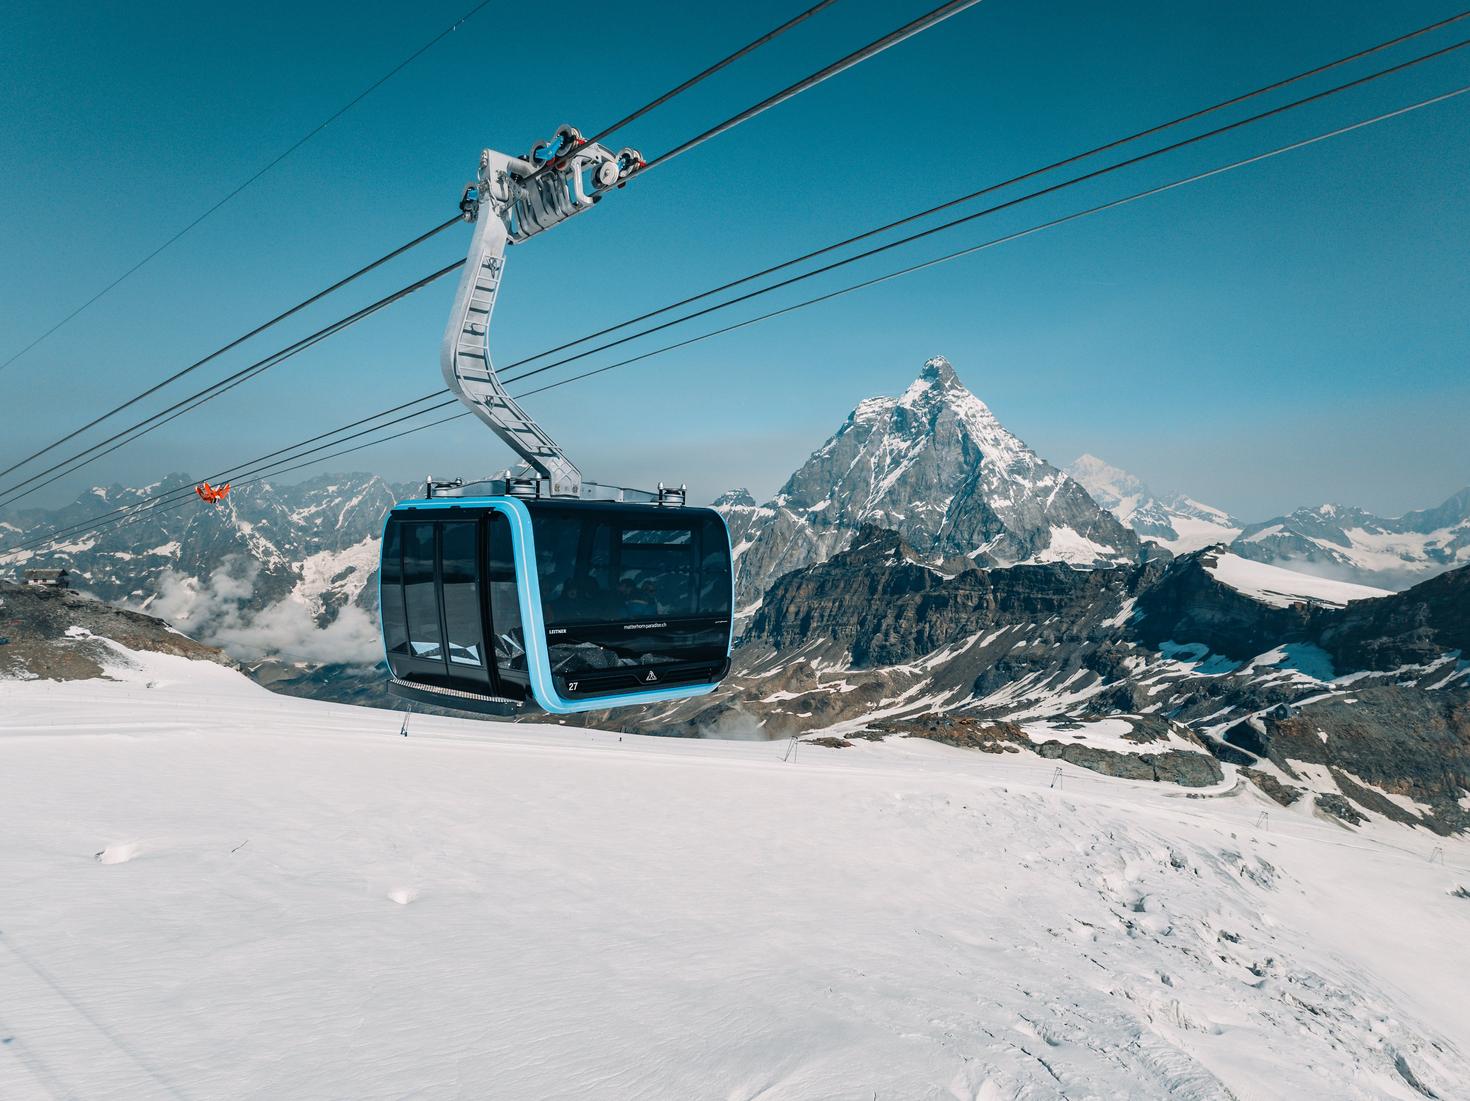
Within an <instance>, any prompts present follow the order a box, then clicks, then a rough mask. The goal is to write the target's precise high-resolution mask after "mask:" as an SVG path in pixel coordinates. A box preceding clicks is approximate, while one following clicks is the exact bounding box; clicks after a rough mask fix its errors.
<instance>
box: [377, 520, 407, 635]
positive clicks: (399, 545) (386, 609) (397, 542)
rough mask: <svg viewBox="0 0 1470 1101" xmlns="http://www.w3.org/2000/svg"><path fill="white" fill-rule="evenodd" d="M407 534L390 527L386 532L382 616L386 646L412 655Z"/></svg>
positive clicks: (392, 525) (380, 609)
mask: <svg viewBox="0 0 1470 1101" xmlns="http://www.w3.org/2000/svg"><path fill="white" fill-rule="evenodd" d="M402 555H403V531H402V528H401V527H400V525H398V524H389V525H388V530H387V531H386V532H384V533H383V561H382V575H381V581H382V585H381V590H380V595H381V599H380V601H379V605H380V606H379V608H378V615H379V617H380V618H381V620H382V623H383V646H384V648H385V649H386V650H387V651H388V652H389V653H392V654H406V653H408V620H407V619H406V618H405V617H404V614H403V562H402Z"/></svg>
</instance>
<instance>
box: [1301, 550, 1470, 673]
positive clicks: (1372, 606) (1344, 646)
mask: <svg viewBox="0 0 1470 1101" xmlns="http://www.w3.org/2000/svg"><path fill="white" fill-rule="evenodd" d="M1313 627H1314V638H1315V641H1316V642H1317V644H1318V645H1320V646H1321V647H1322V649H1324V650H1325V651H1327V653H1329V654H1331V655H1332V658H1333V661H1334V663H1336V664H1337V665H1338V666H1340V667H1341V668H1343V669H1345V670H1347V669H1378V670H1386V669H1396V668H1399V667H1400V666H1404V665H1426V664H1428V663H1430V662H1432V661H1434V660H1435V659H1436V658H1438V657H1439V656H1440V655H1441V654H1442V653H1444V652H1445V651H1446V650H1459V651H1460V652H1461V653H1462V654H1470V569H1465V568H1461V569H1458V570H1453V571H1451V572H1449V573H1444V574H1440V575H1439V576H1438V577H1432V578H1430V579H1429V580H1428V581H1424V582H1421V583H1420V584H1418V585H1415V586H1414V587H1413V588H1412V589H1409V590H1408V591H1407V592H1402V593H1395V594H1394V595H1393V596H1387V597H1383V598H1381V599H1379V600H1360V601H1354V602H1353V603H1352V604H1349V605H1348V606H1347V607H1346V608H1343V609H1342V610H1341V611H1340V612H1337V613H1335V614H1333V615H1330V616H1318V617H1316V619H1315V622H1314V624H1313Z"/></svg>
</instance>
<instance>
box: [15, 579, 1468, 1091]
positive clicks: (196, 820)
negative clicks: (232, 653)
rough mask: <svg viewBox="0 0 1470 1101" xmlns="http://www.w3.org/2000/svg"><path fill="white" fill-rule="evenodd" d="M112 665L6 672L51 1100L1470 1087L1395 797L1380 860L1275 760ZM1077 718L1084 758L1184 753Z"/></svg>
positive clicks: (1433, 905) (33, 1003) (1433, 879)
mask: <svg viewBox="0 0 1470 1101" xmlns="http://www.w3.org/2000/svg"><path fill="white" fill-rule="evenodd" d="M1046 568H1047V567H1022V569H1046ZM1120 572H1123V571H1115V570H1107V571H1093V572H1092V573H1091V574H1078V575H1077V576H1078V577H1079V578H1081V579H1082V580H1087V579H1088V578H1092V579H1101V578H1102V577H1103V576H1104V575H1112V574H1117V573H1120ZM94 641H95V640H94ZM96 645H97V648H98V652H99V653H102V652H104V651H110V652H111V661H110V663H109V668H108V674H109V676H110V677H111V678H112V679H109V680H103V679H91V680H84V681H76V682H70V683H65V684H57V683H48V682H44V681H29V682H15V681H6V680H3V679H0V776H3V777H4V781H5V782H4V792H5V796H4V798H0V837H3V838H4V839H5V843H4V844H0V913H4V914H5V915H6V919H5V922H4V925H3V928H0V991H3V997H0V1002H3V1008H4V1018H5V1022H4V1031H3V1032H0V1041H3V1042H0V1097H4V1098H6V1099H7V1101H28V1099H31V1098H35V1099H38V1101H39V1099H43V1098H61V1097H71V1098H128V1099H132V1098H139V1099H141V1098H222V1097H252V1098H270V1099H272V1101H308V1099H312V1101H314V1099H318V1098H326V1097H345V1098H353V1099H354V1101H389V1099H394V1098H404V1097H425V1098H429V1097H432V1098H474V1099H492V1101H505V1099H517V1101H518V1099H524V1098H538V1099H546V1101H561V1099H571V1098H585V1097H596V1098H598V1099H599V1101H631V1099H635V1098H636V1099H664V1098H668V1099H685V1098H731V1099H736V1098H738V1099H750V1098H758V1097H759V1098H768V1099H772V1101H775V1099H780V1101H831V1099H834V1098H854V1099H857V1098H861V1099H863V1101H868V1099H870V1098H873V1097H878V1098H880V1099H910V1098H913V1099H917V1098H935V1099H937V1098H964V1099H966V1101H996V1099H1000V1098H1016V1099H1036V1101H1040V1099H1044V1098H1060V1097H1067V1098H1078V1099H1081V1098H1108V1099H1112V1098H1129V1099H1136V1101H1165V1099H1172V1101H1184V1099H1189V1101H1226V1099H1230V1098H1236V1099H1242V1101H1244V1099H1257V1098H1332V1099H1333V1101H1370V1099H1371V1101H1425V1098H1430V1097H1437V1098H1443V1099H1449V1098H1463V1097H1464V1096H1465V1083H1466V1082H1467V1081H1470V1000H1467V999H1466V998H1465V997H1464V976H1465V975H1466V974H1467V973H1470V938H1467V937H1466V936H1464V934H1463V930H1464V928H1465V922H1466V920H1467V918H1466V910H1467V907H1470V901H1467V898H1466V895H1467V890H1470V879H1467V876H1470V842H1467V841H1465V840H1463V839H1459V838H1454V837H1431V836H1426V835H1425V834H1424V833H1423V832H1422V831H1421V830H1416V829H1409V828H1406V827H1404V826H1402V825H1397V824H1395V823H1393V822H1391V821H1387V820H1385V819H1384V818H1383V817H1382V816H1379V815H1374V816H1373V817H1372V820H1371V821H1368V822H1365V823H1364V824H1363V825H1362V826H1360V827H1358V828H1357V830H1356V831H1355V832H1353V833H1351V834H1350V833H1348V832H1347V831H1346V830H1344V829H1342V828H1339V825H1338V820H1337V819H1335V818H1331V817H1326V816H1324V814H1323V812H1322V810H1321V808H1320V807H1319V806H1318V805H1317V804H1316V803H1314V802H1313V801H1312V800H1308V799H1299V800H1296V801H1295V802H1293V803H1292V804H1291V805H1290V806H1283V805H1281V804H1280V803H1278V802H1276V801H1273V800H1272V799H1271V798H1269V797H1268V796H1267V795H1266V794H1265V793H1264V792H1263V791H1262V790H1261V789H1260V788H1259V787H1258V786H1257V784H1256V783H1253V782H1249V780H1247V779H1246V778H1245V777H1244V774H1245V773H1246V772H1247V771H1251V772H1256V773H1257V774H1258V775H1261V776H1267V777H1268V778H1274V777H1275V776H1277V775H1278V773H1277V772H1276V771H1275V770H1274V766H1271V765H1264V766H1262V769H1270V770H1272V771H1270V772H1269V773H1268V772H1265V771H1262V769H1249V770H1247V769H1246V768H1243V767H1237V766H1235V765H1231V764H1226V765H1224V766H1223V767H1224V769H1225V772H1226V775H1225V776H1224V777H1223V778H1221V779H1220V780H1219V781H1218V782H1214V783H1211V784H1209V785H1208V786H1206V787H1203V788H1199V789H1197V790H1195V791H1193V792H1190V794H1191V795H1193V796H1196V797H1195V798H1184V797H1182V796H1183V794H1184V793H1183V792H1181V790H1180V789H1179V788H1178V787H1176V786H1175V785H1173V784H1166V783H1141V782H1136V781H1130V780H1123V779H1112V778H1108V777H1103V776H1099V775H1097V773H1096V772H1092V771H1088V770H1086V769H1084V768H1081V767H1078V766H1076V765H1074V764H1072V763H1071V762H1070V760H1069V759H1068V758H1058V759H1057V760H1054V761H1044V762H1043V761H1038V760H1037V759H1036V758H1035V757H1034V756H1032V755H1030V754H1028V753H1007V752H1000V751H993V752H981V751H978V750H977V749H976V748H971V749H963V748H957V747H956V745H950V744H942V741H941V738H943V737H949V735H943V734H941V735H939V736H933V735H925V734H923V733H922V732H920V733H918V734H916V736H912V737H897V736H893V737H889V738H888V739H886V740H884V741H880V742H867V741H860V740H859V741H856V742H855V744H853V745H850V746H846V747H843V748H828V747H826V746H824V745H822V744H820V743H818V744H812V743H810V742H806V743H803V744H801V745H800V746H799V747H794V746H792V745H790V744H789V743H785V742H775V743H772V742H758V741H743V742H737V741H712V740H707V739H669V738H653V737H640V736H637V735H624V736H619V735H616V734H608V733H604V732H601V731H596V730H584V729H569V728H566V727H560V726H556V725H535V726H533V725H521V726H508V725H505V724H495V723H486V722H483V721H477V720H473V719H462V718H461V719H453V718H438V717H432V716H423V715H417V714H416V715H414V716H413V717H412V719H411V720H410V725H409V728H408V737H399V736H398V733H399V729H400V716H399V715H396V714H391V713H387V712H382V711H374V710H371V709H367V708H357V707H348V706H342V705H335V704H322V703H315V702H310V701H300V700H288V699H283V698H281V697H279V696H274V695H271V694H269V693H267V692H265V691H264V690H262V689H260V688H258V687H257V686H255V685H253V684H251V683H250V682H248V681H247V680H245V679H244V678H243V677H241V676H239V675H238V674H237V673H234V672H233V671H231V670H229V669H226V668H222V667H220V666H218V665H214V664H209V663H207V662H197V661H188V660H185V659H184V658H181V657H176V656H170V655H168V654H159V653H140V652H136V651H132V650H128V649H125V648H122V647H115V646H114V647H107V646H103V645H102V644H100V643H98V644H96ZM1060 725H1061V726H1062V728H1061V729H1057V730H1056V731H1055V732H1054V733H1053V734H1052V735H1051V736H1052V737H1053V738H1054V739H1060V740H1063V741H1065V742H1066V743H1068V747H1069V748H1071V747H1074V746H1075V747H1077V748H1078V749H1079V751H1080V750H1083V749H1086V748H1087V746H1088V745H1090V744H1094V743H1100V742H1101V743H1107V744H1112V745H1114V746H1117V747H1121V748H1122V749H1123V751H1124V752H1126V753H1131V754H1134V755H1136V756H1138V757H1140V758H1142V757H1147V756H1149V755H1150V750H1151V749H1152V748H1153V747H1155V746H1156V745H1157V744H1158V743H1157V742H1153V743H1142V744H1141V743H1139V742H1136V741H1130V740H1129V734H1128V733H1118V732H1117V731H1116V730H1115V729H1114V728H1115V727H1117V726H1119V725H1124V726H1126V724H1118V723H1112V724H1109V723H1106V722H1100V723H1092V724H1086V727H1085V729H1084V728H1081V727H1082V724H1074V725H1072V726H1071V727H1066V725H1065V724H1060ZM1302 738H1303V740H1304V742H1316V743H1317V744H1318V745H1319V746H1322V744H1323V743H1322V742H1321V741H1320V740H1319V738H1318V735H1317V732H1316V731H1315V730H1314V729H1312V728H1311V727H1310V726H1307V727H1306V728H1305V729H1303V731H1302ZM1336 740H1337V739H1336V736H1335V735H1334V736H1333V741H1336ZM1344 741H1346V742H1348V743H1350V742H1351V741H1352V739H1351V738H1346V739H1344ZM957 744H958V743H957ZM980 744H982V745H983V744H984V743H980ZM1002 744H1004V743H1002ZM991 748H992V749H998V748H1000V746H997V745H995V744H994V743H992V744H991ZM1344 748H1345V749H1347V750H1351V749H1352V746H1351V744H1349V745H1346V746H1345V747H1344ZM1318 771H1323V772H1325V771H1326V769H1325V768H1322V769H1319V770H1318ZM1289 783H1290V781H1289V780H1287V781H1283V782H1282V783H1281V784H1278V785H1277V787H1276V789H1275V790H1284V788H1285V786H1286V785H1287V784H1289ZM1394 798H1395V799H1397V800H1398V801H1399V802H1401V803H1404V804H1407V805H1410V806H1412V800H1410V799H1408V798H1404V797H1402V796H1395V797H1394ZM1388 805H1389V806H1390V807H1392V806H1393V805H1394V804H1393V803H1391V802H1390V803H1388ZM1457 1083H1458V1085H1457Z"/></svg>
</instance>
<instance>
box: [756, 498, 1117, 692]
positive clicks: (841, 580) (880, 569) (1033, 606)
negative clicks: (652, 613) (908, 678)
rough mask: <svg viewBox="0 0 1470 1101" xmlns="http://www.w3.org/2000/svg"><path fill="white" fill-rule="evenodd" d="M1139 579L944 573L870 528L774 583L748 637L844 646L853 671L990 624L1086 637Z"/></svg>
mask: <svg viewBox="0 0 1470 1101" xmlns="http://www.w3.org/2000/svg"><path fill="white" fill-rule="evenodd" d="M1140 575H1141V571H1140V570H1074V569H1071V568H1070V567H1068V566H1064V565H1061V564H1049V565H1038V566H1015V567H1012V568H1010V569H1005V570H980V569H974V568H971V569H966V570H964V571H963V572H961V573H959V574H958V575H955V576H947V575H946V574H945V573H943V572H942V571H941V570H940V569H938V568H936V567H933V566H929V565H926V564H925V563H924V562H923V561H922V559H921V558H920V556H919V555H918V553H917V552H916V551H915V550H914V549H913V548H912V547H910V546H909V545H908V544H907V543H906V542H904V540H903V539H902V538H900V537H899V535H898V534H897V533H896V532H892V531H885V530H883V529H881V528H877V527H875V526H872V525H865V526H864V527H863V528H861V529H859V531H858V533H857V535H856V537H855V538H854V540H853V546H852V548H851V549H850V550H848V551H845V552H842V553H839V554H837V555H836V556H834V557H833V558H832V559H831V560H830V561H829V562H827V563H826V564H824V565H823V566H821V567H819V568H815V569H806V570H797V571H794V572H792V573H789V574H786V575H785V576H784V577H782V578H781V579H780V580H778V581H777V582H776V583H775V584H774V585H773V586H772V587H771V589H770V591H769V592H768V593H767V595H766V599H765V601H764V603H763V604H762V606H761V609H760V611H759V612H757V613H756V616H755V618H754V620H753V621H752V622H751V626H750V628H749V631H748V632H747V635H746V640H747V642H749V643H754V644H760V643H765V644H767V645H770V646H771V647H773V648H774V649H776V650H783V649H790V648H792V647H795V646H799V645H803V644H805V643H807V642H809V641H811V640H812V639H822V640H824V641H831V642H836V643H840V644H842V645H844V646H845V647H847V648H848V649H849V650H850V652H851V655H852V661H853V664H854V666H855V667H857V668H864V667H869V666H879V665H893V664H899V663H902V662H905V661H913V660H915V659H917V658H920V657H922V656H924V655H926V654H930V653H933V652H934V651H935V650H938V649H941V648H943V647H944V646H947V645H950V644H952V643H955V642H958V641H961V640H962V639H964V638H965V637H966V635H968V634H972V633H974V632H977V631H984V630H986V629H987V628H992V627H998V626H1005V625H1017V624H1026V625H1032V624H1035V623H1038V622H1052V623H1054V624H1055V625H1056V633H1057V634H1058V635H1061V634H1064V633H1067V632H1080V631H1084V630H1085V627H1086V624H1087V622H1088V621H1089V619H1090V618H1092V615H1093V613H1095V612H1096V611H1097V610H1098V609H1099V608H1100V607H1101V606H1103V605H1105V604H1107V603H1108V602H1109V600H1110V599H1115V598H1120V597H1121V596H1122V595H1124V594H1125V593H1126V592H1128V591H1129V590H1130V586H1132V585H1133V584H1135V583H1136V580H1137V578H1138V577H1139V576H1140ZM854 609H861V613H860V614H858V615H854V614H853V613H854Z"/></svg>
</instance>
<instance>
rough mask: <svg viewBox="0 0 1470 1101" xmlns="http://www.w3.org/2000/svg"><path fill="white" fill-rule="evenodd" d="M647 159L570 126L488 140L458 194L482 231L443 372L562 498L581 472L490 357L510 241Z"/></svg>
mask: <svg viewBox="0 0 1470 1101" xmlns="http://www.w3.org/2000/svg"><path fill="white" fill-rule="evenodd" d="M538 160H539V161H541V163H539V164H538V163H537V162H538ZM642 163H643V161H642V158H641V157H639V156H638V154H637V153H636V152H635V151H633V150H629V149H625V150H623V151H622V152H621V153H617V154H614V153H611V152H609V151H608V150H607V149H605V148H603V147H602V146H600V145H595V144H590V143H587V142H584V141H582V138H581V135H580V134H578V133H577V131H575V130H573V129H572V128H571V127H568V126H563V127H561V128H560V129H559V130H558V131H557V134H556V137H555V138H553V139H552V140H551V141H550V142H544V143H541V144H540V145H538V146H537V147H536V148H535V149H533V150H532V151H531V155H530V157H527V158H520V157H507V156H506V155H505V154H503V153H496V152H494V151H493V150H489V149H487V150H486V151H485V152H484V153H483V154H481V157H480V175H479V179H478V180H477V181H476V183H475V184H474V185H473V186H472V187H471V188H467V189H466V192H465V199H464V201H463V202H462V203H461V207H462V209H463V210H464V211H465V216H466V218H470V219H473V220H474V222H475V230H474V234H473V236H472V238H471V240H470V251H469V257H468V260H467V262H466V263H465V267H464V271H463V273H462V274H461V276H460V281H459V289H458V290H457V291H456V292H455V297H454V308H453V310H452V311H451V312H450V315H449V324H448V326H447V327H446V328H445V330H444V341H443V344H442V345H441V347H440V363H441V365H442V367H443V370H444V381H445V383H446V384H447V385H448V386H449V389H450V390H451V391H452V392H453V393H454V395H455V396H456V397H457V398H459V400H460V401H462V402H464V404H465V405H467V406H468V407H469V408H470V410H471V411H472V412H473V413H474V414H475V416H477V417H479V418H480V420H482V421H484V422H485V423H486V424H487V425H489V426H490V428H491V429H492V430H493V431H494V432H495V434H496V435H497V436H499V437H500V438H501V439H502V440H504V441H505V442H506V443H507V444H509V445H510V447H511V449H512V450H513V451H515V452H516V454H518V455H519V456H520V457H521V458H522V459H523V460H524V461H525V462H526V463H527V464H528V465H529V466H530V467H531V468H532V469H533V470H534V471H535V472H536V473H537V474H538V475H539V476H540V477H541V478H543V479H544V480H545V481H546V482H547V487H548V490H549V492H550V494H551V495H552V496H555V497H580V496H581V495H582V472H581V471H580V470H578V469H577V467H576V464H574V463H573V462H572V461H571V459H569V458H568V457H567V455H566V453H565V452H564V451H563V450H562V449H561V446H560V445H559V444H557V442H556V441H555V440H553V439H552V438H551V437H550V436H549V435H548V434H547V433H546V432H545V431H544V430H543V429H542V428H541V426H540V425H538V424H537V423H536V422H535V421H534V420H533V419H531V417H530V416H529V415H528V414H527V413H526V412H525V410H523V409H522V408H521V407H520V406H519V405H517V404H516V402H515V399H514V398H512V397H511V396H510V394H508V393H507V392H506V389H505V386H504V385H503V384H502V383H501V381H500V379H499V377H498V376H497V375H496V373H495V367H494V365H493V364H492V363H491V361H490V347H489V340H490V318H491V315H492V313H493V312H494V310H495V298H496V295H497V294H498V292H499V290H500V278H501V274H502V272H503V271H504V270H505V246H506V245H507V244H508V243H510V242H519V241H524V240H526V239H527V238H528V237H531V236H534V235H535V234H537V233H540V232H542V231H544V230H547V229H550V228H551V227H552V226H554V225H558V224H560V223H561V222H564V221H566V220H567V219H568V218H570V217H572V216H573V215H575V214H579V213H581V212H582V211H584V210H589V209H591V207H592V205H593V204H594V203H596V202H597V200H598V199H599V198H600V197H601V195H600V193H601V192H603V191H606V190H608V189H609V188H611V187H615V186H617V185H618V184H619V183H620V182H622V181H623V180H625V179H626V178H627V177H628V176H629V175H631V174H632V173H633V172H635V171H637V169H638V168H639V167H640V166H641V165H642ZM588 176H590V178H591V183H590V189H589V186H588V181H587V179H586V177H588Z"/></svg>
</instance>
